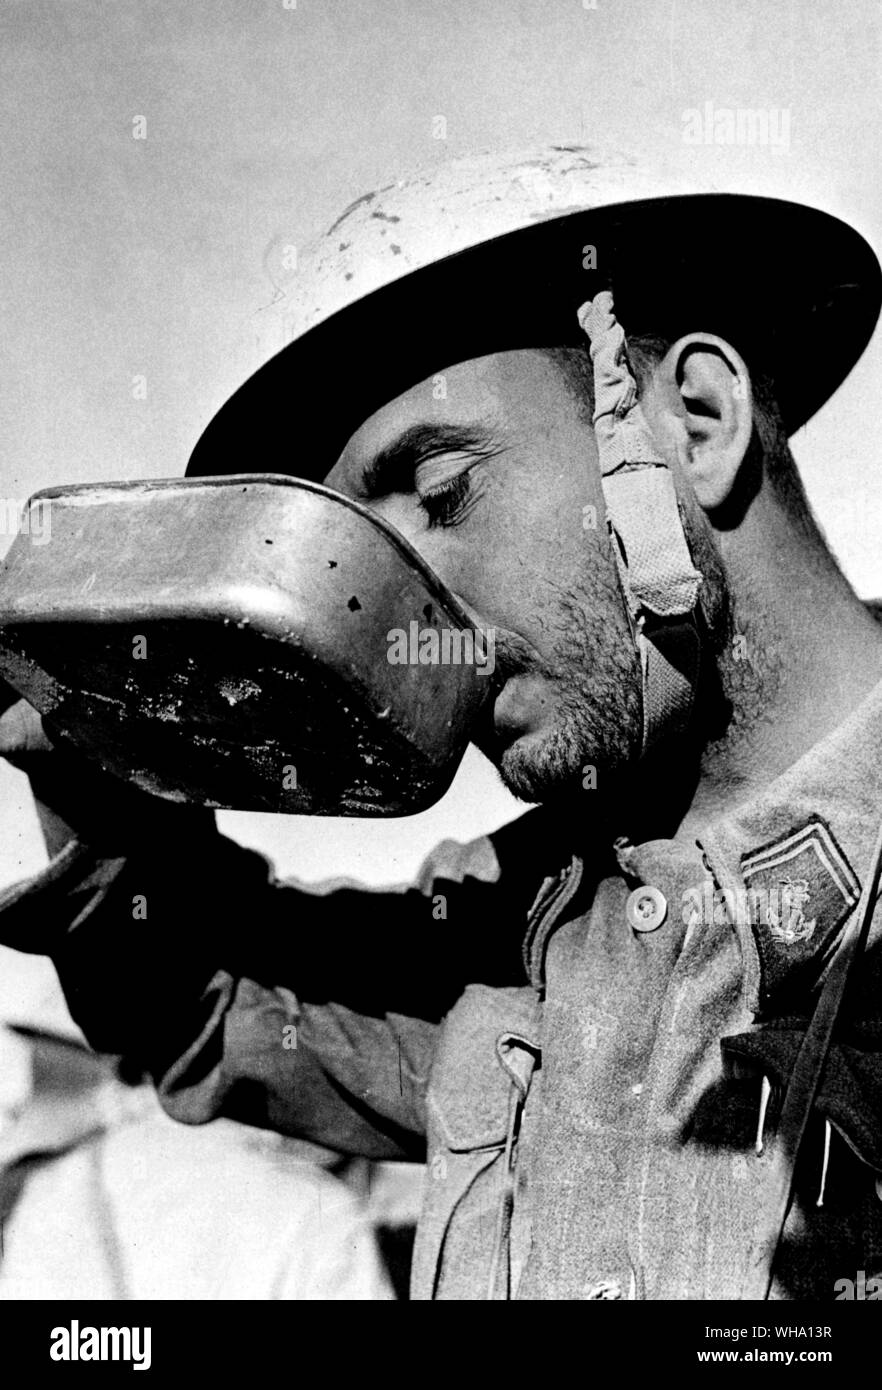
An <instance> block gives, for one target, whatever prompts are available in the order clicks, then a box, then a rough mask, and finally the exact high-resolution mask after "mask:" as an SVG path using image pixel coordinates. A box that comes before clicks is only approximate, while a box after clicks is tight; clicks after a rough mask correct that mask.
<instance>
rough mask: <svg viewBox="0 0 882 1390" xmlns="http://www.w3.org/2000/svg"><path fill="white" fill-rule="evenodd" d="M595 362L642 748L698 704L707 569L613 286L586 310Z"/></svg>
mask: <svg viewBox="0 0 882 1390" xmlns="http://www.w3.org/2000/svg"><path fill="white" fill-rule="evenodd" d="M579 323H580V325H581V327H582V329H583V331H584V332H585V334H586V336H587V337H588V339H589V341H590V344H591V360H592V362H593V365H594V433H595V437H596V439H597V450H598V455H599V458H600V474H601V481H602V484H603V495H604V501H605V504H606V514H607V525H608V527H609V531H610V537H611V540H612V546H613V553H614V554H615V557H616V564H617V566H618V572H619V581H620V583H621V586H622V592H623V594H624V597H625V603H626V607H627V612H628V618H629V621H630V624H631V632H632V635H633V638H634V642H635V645H636V647H637V652H638V655H639V657H640V673H641V678H642V694H643V747H642V752H643V753H646V752H648V751H649V749H651V748H652V747H654V746H655V744H657V743H658V742H659V740H660V739H661V738H662V737H667V736H668V735H669V734H672V733H678V732H681V731H682V730H683V729H684V728H685V727H686V725H687V723H688V721H689V718H690V716H691V713H692V709H693V705H694V703H695V692H696V688H697V685H698V667H699V653H700V642H699V635H698V625H697V622H696V613H695V609H696V603H697V598H698V588H699V585H700V584H701V575H700V573H699V572H698V570H697V569H696V568H695V567H694V565H693V564H692V558H691V556H690V554H689V547H688V545H687V543H686V535H685V532H684V530H683V523H682V521H681V519H680V511H679V507H678V505H677V495H676V492H675V490H674V480H673V478H672V476H671V472H670V469H669V468H668V466H667V464H666V463H665V462H664V460H663V459H662V456H661V451H660V449H659V448H658V446H657V444H656V443H655V441H654V440H653V438H652V435H651V433H650V431H649V427H648V425H647V423H646V420H645V418H644V415H643V411H642V410H641V408H640V405H639V404H638V402H637V385H636V382H635V381H634V378H633V376H632V375H631V371H630V368H629V365H628V360H627V353H626V346H625V334H624V330H623V329H622V327H621V325H620V324H619V323H618V321H617V320H616V316H615V313H614V311H613V297H612V291H611V290H608V289H607V290H601V291H600V292H599V293H598V294H597V295H595V297H594V299H593V300H588V301H587V302H586V303H585V304H583V305H582V307H581V309H580V310H579Z"/></svg>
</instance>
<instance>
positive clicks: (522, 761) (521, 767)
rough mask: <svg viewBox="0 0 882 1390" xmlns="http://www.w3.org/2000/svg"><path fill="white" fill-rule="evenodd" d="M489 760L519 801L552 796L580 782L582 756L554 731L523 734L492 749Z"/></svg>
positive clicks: (562, 795)
mask: <svg viewBox="0 0 882 1390" xmlns="http://www.w3.org/2000/svg"><path fill="white" fill-rule="evenodd" d="M492 761H493V762H494V763H495V764H496V767H497V769H498V771H499V775H500V777H501V778H502V781H503V783H504V784H505V786H506V787H507V788H508V790H509V791H510V792H511V794H512V795H513V796H516V797H517V798H518V800H519V801H529V802H540V801H542V802H544V801H552V800H556V799H558V798H560V797H564V796H567V795H568V794H570V793H572V792H573V791H576V790H578V789H579V787H580V786H581V785H582V777H583V766H584V760H583V758H582V757H581V756H580V755H578V754H577V753H575V752H574V750H573V749H572V748H571V747H568V746H567V741H566V740H564V739H562V738H561V737H560V735H559V734H556V733H554V732H551V733H548V732H546V733H530V734H524V735H523V736H522V737H520V738H517V739H515V740H514V741H513V742H512V743H510V744H509V745H508V746H507V747H506V748H504V749H502V750H501V751H500V750H499V749H496V750H494V754H493V755H492Z"/></svg>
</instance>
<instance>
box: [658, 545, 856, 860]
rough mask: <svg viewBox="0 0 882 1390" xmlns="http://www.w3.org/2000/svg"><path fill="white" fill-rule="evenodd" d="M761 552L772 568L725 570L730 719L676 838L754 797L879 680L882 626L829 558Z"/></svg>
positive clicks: (707, 756) (710, 747)
mask: <svg viewBox="0 0 882 1390" xmlns="http://www.w3.org/2000/svg"><path fill="white" fill-rule="evenodd" d="M767 553H768V554H769V555H770V556H772V557H773V564H772V565H767V566H766V568H765V571H763V569H762V568H759V569H757V568H756V567H751V571H750V573H749V575H741V576H740V578H741V582H740V583H739V582H738V581H739V575H738V573H737V570H738V566H737V564H736V565H735V566H732V565H730V572H731V571H732V570H733V569H734V570H735V573H734V575H733V579H734V583H733V594H734V595H735V599H734V605H733V607H734V615H735V632H734V634H733V639H732V643H731V646H730V647H729V648H727V650H726V651H725V653H724V654H723V655H722V656H721V658H720V660H719V663H718V670H719V678H720V689H721V691H722V693H723V697H724V700H725V702H726V704H727V706H728V707H729V709H730V711H731V713H730V716H729V719H728V722H727V725H726V728H725V730H724V731H723V732H722V733H721V734H720V735H719V736H718V737H716V738H712V739H711V740H710V741H708V742H707V744H706V746H705V747H704V750H703V752H702V754H701V757H700V762H699V775H698V780H697V783H696V785H695V790H694V794H693V796H692V800H691V803H690V805H689V807H688V810H686V812H685V814H684V816H683V818H682V820H681V822H680V825H679V829H678V831H677V837H678V838H686V839H690V840H694V838H695V836H696V832H697V830H698V827H699V826H700V825H702V824H706V823H707V821H708V820H709V819H713V818H716V817H717V816H719V815H722V814H725V813H727V812H728V811H731V810H732V809H734V807H735V806H736V805H738V804H740V803H742V802H744V801H747V800H749V799H750V798H751V797H753V796H755V795H757V794H758V793H760V792H761V791H763V790H764V789H765V788H766V787H767V786H768V785H769V784H770V783H771V782H773V781H774V780H775V778H776V777H778V776H780V775H781V773H783V772H784V771H785V770H786V769H787V768H788V767H790V766H792V764H793V763H795V762H796V761H798V759H799V758H801V757H802V756H803V755H804V754H806V753H807V752H809V750H810V749H811V748H813V747H814V746H815V744H817V743H819V742H820V741H821V740H822V739H823V738H825V737H826V736H827V735H829V734H830V733H832V732H833V730H834V729H836V728H837V727H838V726H839V725H840V724H841V723H842V722H843V721H844V720H845V719H846V718H848V716H849V715H850V714H851V713H852V712H853V711H854V710H855V709H857V707H858V706H859V705H860V704H861V703H862V702H863V701H864V700H865V699H866V698H867V696H868V695H869V694H870V692H871V691H872V690H873V688H874V687H875V686H876V685H877V684H878V683H879V682H880V681H882V626H880V624H879V623H877V621H876V619H875V618H874V617H873V615H872V614H871V613H870V612H869V611H868V610H867V609H866V608H865V606H864V605H863V604H862V603H861V602H860V600H859V599H858V598H857V597H856V596H855V594H854V592H853V590H852V589H851V588H850V586H849V585H848V584H847V582H846V581H845V579H844V578H843V577H842V575H841V574H840V572H839V571H838V569H837V568H836V566H835V564H834V563H833V562H832V560H829V559H828V558H827V557H824V556H821V557H818V556H817V555H811V554H810V555H806V554H805V553H804V552H803V551H802V550H798V551H797V550H794V549H793V548H791V549H790V550H788V549H786V548H781V549H779V550H778V551H777V552H775V551H774V550H773V549H772V548H771V547H770V548H769V551H768V552H767Z"/></svg>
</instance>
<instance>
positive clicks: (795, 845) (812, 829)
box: [741, 820, 860, 906]
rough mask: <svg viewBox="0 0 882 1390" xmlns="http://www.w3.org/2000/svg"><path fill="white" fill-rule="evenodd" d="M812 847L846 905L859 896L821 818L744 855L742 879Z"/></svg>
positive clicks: (852, 875)
mask: <svg viewBox="0 0 882 1390" xmlns="http://www.w3.org/2000/svg"><path fill="white" fill-rule="evenodd" d="M809 848H810V849H812V850H814V852H815V855H816V856H817V859H818V861H819V863H820V865H821V867H822V868H825V869H826V870H827V872H828V874H829V875H830V877H831V878H832V880H833V882H834V884H835V885H836V887H837V888H838V889H839V891H840V893H841V894H842V897H843V899H844V900H845V902H846V903H847V904H848V905H849V906H853V904H854V903H855V902H856V901H857V899H858V897H859V896H860V882H859V880H858V878H857V876H856V874H855V873H854V871H853V870H852V868H851V865H850V864H849V863H848V860H847V859H846V858H845V855H844V854H843V853H842V851H841V850H840V848H839V846H838V845H837V843H836V841H835V839H834V838H833V835H832V832H831V831H830V830H829V829H828V827H827V826H826V825H825V824H824V822H823V821H822V820H812V821H809V823H808V824H807V825H805V826H803V827H802V829H801V830H798V831H796V832H794V833H792V834H791V835H789V836H787V837H786V838H785V839H784V840H780V841H778V843H777V844H774V845H767V846H766V847H765V848H764V849H761V850H756V851H754V853H753V854H750V855H746V856H745V857H744V858H743V859H742V861H741V874H742V877H743V878H744V880H745V882H746V881H747V880H748V879H749V878H753V877H755V876H756V875H757V874H758V873H760V872H763V871H765V870H768V869H774V868H778V867H780V866H781V865H782V864H786V863H789V862H791V861H792V860H793V859H795V858H797V857H798V856H799V855H800V854H802V853H803V851H804V850H806V849H809Z"/></svg>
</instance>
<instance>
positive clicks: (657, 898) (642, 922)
mask: <svg viewBox="0 0 882 1390" xmlns="http://www.w3.org/2000/svg"><path fill="white" fill-rule="evenodd" d="M625 915H626V917H627V918H628V923H629V925H630V926H632V927H633V928H634V930H635V931H655V929H656V927H660V926H661V924H662V922H663V921H664V920H665V918H666V917H667V915H668V904H667V899H666V898H665V895H664V893H660V892H659V890H658V889H657V888H652V887H650V886H649V885H647V886H645V887H643V888H635V889H634V892H633V893H632V894H631V895H630V897H629V898H628V902H627V906H626V907H625Z"/></svg>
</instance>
